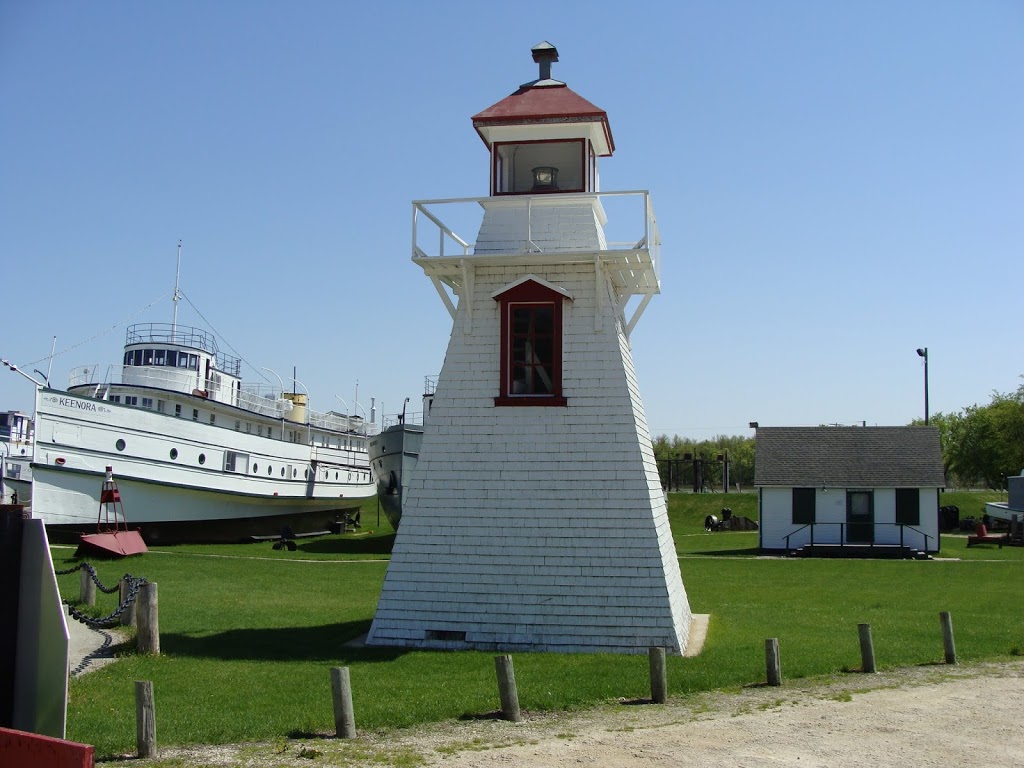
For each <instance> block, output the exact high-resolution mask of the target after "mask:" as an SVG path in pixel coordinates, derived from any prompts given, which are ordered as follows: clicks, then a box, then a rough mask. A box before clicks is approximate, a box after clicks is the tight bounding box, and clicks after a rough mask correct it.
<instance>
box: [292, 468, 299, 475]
mask: <svg viewBox="0 0 1024 768" xmlns="http://www.w3.org/2000/svg"><path fill="white" fill-rule="evenodd" d="M297 474H299V470H297V469H295V468H294V467H293V468H292V477H295V476H296V475H297Z"/></svg>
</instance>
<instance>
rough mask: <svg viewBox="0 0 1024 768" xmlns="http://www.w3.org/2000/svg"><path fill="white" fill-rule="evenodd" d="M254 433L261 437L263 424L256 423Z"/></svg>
mask: <svg viewBox="0 0 1024 768" xmlns="http://www.w3.org/2000/svg"><path fill="white" fill-rule="evenodd" d="M256 434H257V435H259V436H260V437H263V425H262V424H257V425H256Z"/></svg>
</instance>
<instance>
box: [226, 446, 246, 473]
mask: <svg viewBox="0 0 1024 768" xmlns="http://www.w3.org/2000/svg"><path fill="white" fill-rule="evenodd" d="M224 471H226V472H242V473H248V472H249V454H247V453H239V452H238V451H227V452H226V453H225V454H224Z"/></svg>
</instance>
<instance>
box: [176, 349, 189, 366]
mask: <svg viewBox="0 0 1024 768" xmlns="http://www.w3.org/2000/svg"><path fill="white" fill-rule="evenodd" d="M178 367H179V368H188V353H187V352H180V353H179V354H178Z"/></svg>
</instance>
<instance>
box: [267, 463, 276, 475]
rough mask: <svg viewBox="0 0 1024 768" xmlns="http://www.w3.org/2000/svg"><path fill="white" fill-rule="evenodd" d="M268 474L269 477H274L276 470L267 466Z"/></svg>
mask: <svg viewBox="0 0 1024 768" xmlns="http://www.w3.org/2000/svg"><path fill="white" fill-rule="evenodd" d="M267 474H268V475H272V474H274V468H273V467H271V466H269V465H268V466H267Z"/></svg>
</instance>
